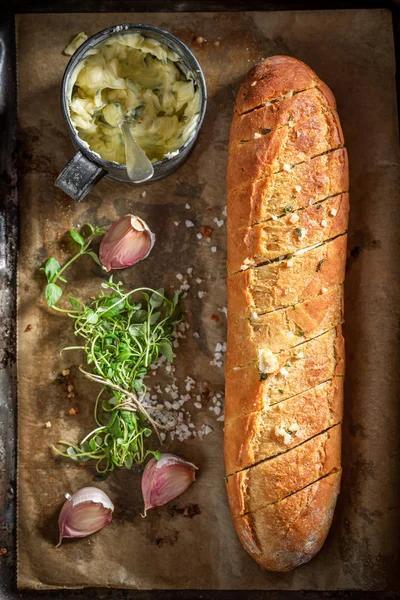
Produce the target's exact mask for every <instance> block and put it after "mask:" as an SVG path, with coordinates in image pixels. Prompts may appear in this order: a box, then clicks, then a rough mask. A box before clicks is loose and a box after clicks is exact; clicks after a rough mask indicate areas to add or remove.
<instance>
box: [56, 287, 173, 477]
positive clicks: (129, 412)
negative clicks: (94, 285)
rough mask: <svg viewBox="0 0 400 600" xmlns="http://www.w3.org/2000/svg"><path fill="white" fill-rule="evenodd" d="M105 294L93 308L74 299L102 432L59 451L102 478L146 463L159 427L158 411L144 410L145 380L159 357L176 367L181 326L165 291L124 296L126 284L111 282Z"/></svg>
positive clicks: (78, 332) (146, 407)
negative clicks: (97, 387) (91, 463)
mask: <svg viewBox="0 0 400 600" xmlns="http://www.w3.org/2000/svg"><path fill="white" fill-rule="evenodd" d="M101 287H102V288H103V289H105V290H107V291H108V292H110V293H108V294H106V293H104V292H103V291H102V292H100V294H99V295H98V297H97V298H96V299H95V300H93V301H92V302H91V303H90V304H87V305H86V304H83V303H79V301H78V300H77V299H76V298H72V297H70V302H71V305H72V306H73V308H77V306H78V304H79V308H78V309H77V310H75V311H73V312H71V316H72V317H73V318H74V319H75V335H76V336H77V337H78V338H82V339H83V340H84V345H83V346H71V347H68V348H64V351H65V350H72V349H78V348H79V349H81V350H83V352H84V353H85V355H86V362H87V364H88V365H90V367H91V372H88V371H86V370H84V369H82V368H81V371H82V372H83V373H84V374H85V376H86V377H88V378H89V379H91V380H92V381H95V382H96V383H99V384H101V385H102V386H103V389H102V391H104V390H106V391H107V392H108V393H109V396H110V397H109V398H108V399H107V400H104V401H102V402H101V403H100V402H99V397H100V396H99V397H98V401H97V402H96V408H95V419H96V423H97V425H98V427H96V428H95V429H94V430H93V431H92V432H90V433H89V434H88V435H87V436H86V437H85V438H84V439H83V440H82V441H81V442H80V444H78V445H74V444H70V443H69V442H65V441H62V442H60V444H62V445H64V446H67V450H66V452H61V451H60V450H57V449H56V451H57V452H58V453H59V454H61V455H63V456H68V457H69V458H71V459H73V460H75V461H86V460H90V459H94V460H96V461H97V470H98V472H99V473H106V472H108V471H112V470H114V468H115V467H122V466H124V467H126V468H130V467H131V466H132V464H133V463H142V462H143V461H144V460H145V458H146V457H147V456H148V454H153V455H154V454H155V453H154V451H152V450H147V449H146V448H145V445H144V440H145V438H147V437H149V436H150V435H151V434H152V430H151V429H150V428H149V427H148V426H146V424H145V423H146V422H150V423H151V424H152V425H153V427H154V428H155V429H156V430H157V428H158V427H160V424H159V423H157V422H156V421H155V420H154V418H153V415H152V414H150V413H151V412H153V411H154V407H152V406H149V405H146V404H145V402H144V401H143V397H144V395H145V392H146V386H145V384H144V382H143V379H144V377H145V376H146V375H147V371H148V369H149V367H150V365H151V364H152V363H154V362H155V361H156V360H158V358H159V357H160V356H161V355H164V356H166V358H167V360H169V361H172V360H173V358H174V354H173V346H172V342H173V332H174V325H175V323H177V322H178V321H179V320H180V313H179V307H178V300H179V295H178V293H177V292H175V294H174V296H173V299H172V300H169V299H168V298H167V297H166V296H165V295H164V290H163V289H160V290H152V289H149V288H139V289H135V290H132V291H130V292H124V290H123V288H122V283H121V282H119V283H114V282H113V281H112V277H110V281H108V282H107V283H102V284H101Z"/></svg>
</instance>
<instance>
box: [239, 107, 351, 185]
mask: <svg viewBox="0 0 400 600" xmlns="http://www.w3.org/2000/svg"><path fill="white" fill-rule="evenodd" d="M343 144H344V140H343V135H342V130H341V127H340V122H339V117H338V115H337V113H336V111H334V112H327V113H321V112H320V113H319V114H318V116H313V117H310V118H309V119H307V120H305V121H301V122H298V123H297V125H295V126H294V127H289V126H285V127H281V128H280V129H276V130H274V131H272V132H271V133H268V134H266V135H263V136H261V137H260V138H257V139H253V140H252V141H251V142H248V143H247V144H239V145H234V146H233V147H232V146H230V147H229V154H228V169H227V181H228V182H229V185H228V191H229V192H230V191H231V190H234V189H236V188H240V187H243V186H246V185H248V184H249V183H252V182H253V181H256V180H258V179H262V178H263V177H268V176H270V175H271V174H272V173H278V172H279V171H282V170H283V171H286V170H287V171H290V170H291V168H292V167H293V166H294V165H296V164H299V163H302V162H305V161H307V160H310V159H311V158H313V157H315V156H318V155H319V154H323V153H324V152H329V151H331V150H334V149H335V148H340V147H342V146H343Z"/></svg>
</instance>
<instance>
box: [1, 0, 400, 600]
mask: <svg viewBox="0 0 400 600" xmlns="http://www.w3.org/2000/svg"><path fill="white" fill-rule="evenodd" d="M7 4H8V6H7ZM332 8H348V9H351V8H388V9H390V10H391V12H392V15H393V25H394V27H393V29H394V37H395V47H396V58H397V57H398V55H399V54H398V53H399V51H400V33H399V32H400V5H399V2H398V1H393V2H390V1H389V2H373V3H369V2H367V1H361V2H357V1H354V0H353V1H350V2H333V1H325V2H320V1H319V2H316V1H308V2H291V1H289V2H265V1H263V0H253V1H250V2H241V1H238V2H227V1H225V2H215V1H209V0H186V1H183V2H178V1H168V2H165V0H163V1H160V0H153V1H152V2H149V1H148V0H147V1H142V0H138V1H135V2H132V0H79V1H78V0H68V1H66V0H39V1H38V0H12V1H10V2H8V3H7V0H6V8H5V10H6V11H7V12H8V15H7V16H6V15H4V8H3V15H2V16H1V18H0V132H1V136H0V549H1V548H6V549H7V553H6V554H4V555H0V600H16V599H17V598H25V599H26V600H31V599H32V600H34V599H39V598H45V599H50V598H57V599H66V600H67V599H68V600H78V599H79V600H83V599H91V598H98V599H99V600H108V599H111V598H113V600H125V599H131V598H132V599H135V600H195V599H196V600H197V599H198V600H214V599H215V600H231V599H232V600H267V599H268V600H295V599H298V600H300V599H301V600H321V599H326V600H327V599H328V598H337V599H339V598H343V599H350V598H351V599H353V598H363V599H364V598H365V599H366V600H375V599H376V600H383V599H385V600H386V599H387V600H392V599H394V598H400V593H395V592H393V593H391V592H389V591H388V592H361V591H351V592H350V591H342V592H329V591H327V592H320V591H319V592H313V591H306V592H302V591H293V592H291V591H284V592H283V591H264V592H263V591H251V592H250V591H237V592H234V591H223V590H220V591H193V590H179V591H173V590H172V591H163V590H156V591H150V590H149V591H133V590H132V591H130V590H116V589H113V590H111V589H100V588H99V589H94V588H88V589H85V590H57V591H47V592H45V591H43V592H33V591H28V590H27V591H23V592H21V591H18V590H17V589H16V577H15V576H16V540H15V525H16V503H15V483H16V389H17V386H16V384H17V376H16V267H17V254H18V192H17V169H16V145H17V95H16V93H17V91H16V90H17V87H16V51H15V29H14V15H15V14H16V13H24V12H26V13H29V12H31V13H32V12H35V13H36V12H37V13H43V12H59V13H61V12H96V11H97V12H157V11H160V12H162V11H177V12H178V11H179V12H185V11H188V12H191V11H226V10H236V11H238V10H264V11H266V10H300V9H332ZM399 78H400V74H399V73H397V89H398V93H399V89H400V86H399ZM216 560H218V557H216Z"/></svg>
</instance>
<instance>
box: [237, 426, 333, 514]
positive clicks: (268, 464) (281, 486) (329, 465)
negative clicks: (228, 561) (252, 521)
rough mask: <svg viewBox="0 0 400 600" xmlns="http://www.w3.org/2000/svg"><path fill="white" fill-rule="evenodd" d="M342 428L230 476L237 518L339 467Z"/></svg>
mask: <svg viewBox="0 0 400 600" xmlns="http://www.w3.org/2000/svg"><path fill="white" fill-rule="evenodd" d="M340 449H341V425H335V426H334V427H332V428H331V429H328V430H327V431H325V432H323V433H320V434H319V435H316V436H315V437H313V438H311V439H310V440H307V441H306V442H304V443H303V444H300V445H299V446H296V447H295V448H292V449H290V450H288V451H287V452H285V453H284V454H279V455H278V456H276V457H273V458H270V459H267V460H264V461H262V462H260V463H258V464H256V465H254V466H252V467H250V468H248V469H245V470H243V471H239V472H237V473H235V474H234V475H229V476H228V477H227V489H228V498H229V504H230V508H231V512H232V516H233V517H234V518H236V517H239V516H241V515H245V514H247V513H251V512H254V511H256V510H259V509H260V508H264V507H265V506H268V505H269V504H273V503H274V502H278V501H279V500H282V499H283V498H285V497H286V496H288V495H289V494H293V493H294V492H297V491H298V490H301V489H302V488H304V487H306V486H307V485H309V484H310V483H313V482H314V481H317V480H318V479H320V478H321V477H323V476H324V475H328V473H330V472H331V471H332V470H333V469H339V468H340Z"/></svg>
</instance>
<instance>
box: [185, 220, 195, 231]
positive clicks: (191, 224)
mask: <svg viewBox="0 0 400 600" xmlns="http://www.w3.org/2000/svg"><path fill="white" fill-rule="evenodd" d="M185 225H186V227H187V228H188V229H189V227H194V223H193V221H189V219H186V221H185Z"/></svg>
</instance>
